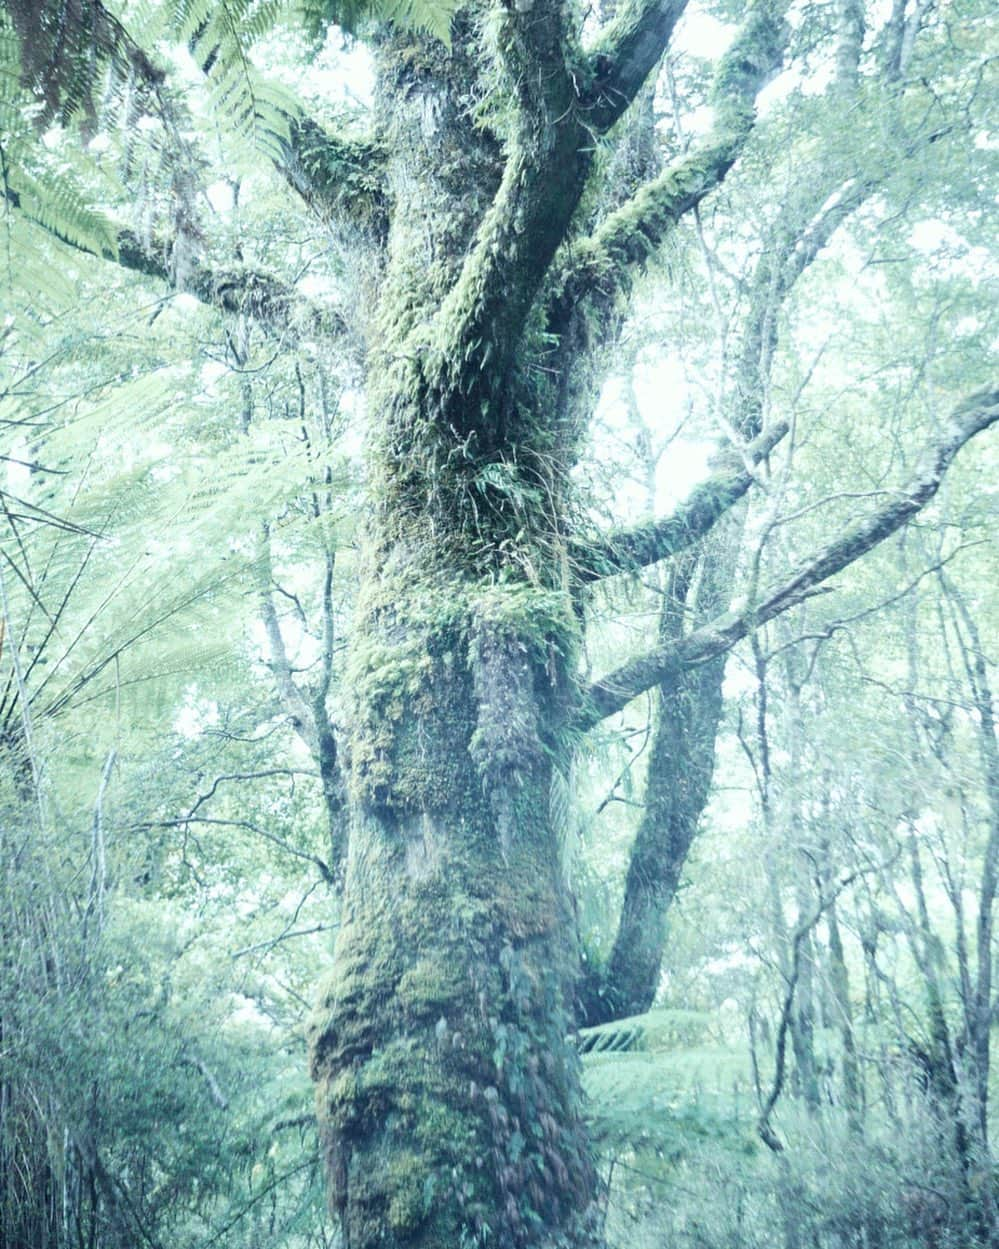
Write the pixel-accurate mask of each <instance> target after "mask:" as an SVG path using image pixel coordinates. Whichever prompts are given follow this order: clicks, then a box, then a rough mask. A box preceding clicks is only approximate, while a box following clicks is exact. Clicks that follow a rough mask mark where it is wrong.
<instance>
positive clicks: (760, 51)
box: [551, 0, 785, 326]
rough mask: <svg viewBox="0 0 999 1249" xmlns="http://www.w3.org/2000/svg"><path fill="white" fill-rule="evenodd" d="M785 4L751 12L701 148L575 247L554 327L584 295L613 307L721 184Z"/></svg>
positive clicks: (737, 149)
mask: <svg viewBox="0 0 999 1249" xmlns="http://www.w3.org/2000/svg"><path fill="white" fill-rule="evenodd" d="M784 41H785V24H784V4H783V2H782V0H777V2H775V3H760V4H757V5H756V6H754V7H753V9H752V10H751V11H750V14H749V17H748V18H747V20H746V22H745V24H744V25H743V27H742V29H741V31H740V32H739V35H738V37H737V38H736V40H735V42H734V43H733V44H732V47H731V48H730V49H729V50H728V52H727V53H726V54H725V56H724V57H723V58H722V60H721V63H720V64H719V66H718V71H717V74H716V76H715V82H714V86H713V88H712V93H711V100H712V103H713V105H714V109H715V122H714V125H713V126H712V128H711V131H710V133H709V134H708V135H707V136H706V138H705V139H704V140H703V142H701V143H699V144H698V145H697V146H696V147H695V148H694V149H693V151H691V152H690V153H688V154H687V155H686V156H685V157H684V158H683V159H682V160H681V161H679V162H678V163H677V164H675V165H673V166H671V168H669V169H667V170H666V171H665V172H664V173H663V174H661V175H660V176H659V177H658V178H656V179H654V180H653V181H652V182H649V183H647V184H646V185H645V186H643V187H641V188H640V189H639V190H638V191H637V192H636V194H635V195H634V196H633V197H632V198H631V199H630V200H629V201H628V202H627V203H625V204H623V205H622V206H621V207H620V208H619V209H617V211H616V212H613V213H611V214H610V216H609V217H607V218H606V220H605V221H603V222H602V223H601V225H600V226H599V228H598V229H597V231H596V232H595V233H594V234H593V235H592V236H591V237H590V238H588V239H585V240H583V241H582V242H579V243H576V244H574V245H573V248H572V254H571V258H570V260H569V261H568V264H567V267H566V269H565V270H564V272H563V274H562V275H561V277H560V279H558V280H557V281H556V290H557V292H558V293H557V295H556V299H555V304H554V307H553V310H552V316H551V320H552V321H553V323H554V324H555V325H556V326H558V325H561V324H564V323H565V321H566V319H567V318H568V316H570V315H571V313H572V311H573V310H574V309H575V308H576V307H577V306H578V305H579V303H580V302H581V301H582V300H583V299H586V298H587V297H589V296H593V295H596V294H599V295H600V296H601V297H602V298H603V300H604V302H612V301H613V300H614V298H615V296H616V294H617V292H618V290H619V289H621V288H622V287H623V286H624V285H625V284H626V283H627V281H628V278H629V275H630V273H631V271H632V270H634V269H636V268H637V267H639V266H641V265H642V264H644V263H645V261H646V260H647V259H648V257H649V255H650V254H651V253H652V252H653V251H654V250H655V249H656V248H658V247H659V246H660V245H661V244H662V242H663V241H664V239H665V238H666V236H667V235H668V234H669V232H670V231H671V230H672V229H673V228H674V226H675V225H676V224H677V222H678V221H680V219H681V218H682V217H683V216H685V215H686V214H687V213H689V212H690V211H691V210H692V209H693V208H695V207H696V206H697V205H698V204H699V203H700V202H701V200H702V199H704V197H705V196H706V195H707V194H708V193H709V192H710V191H712V190H714V188H715V187H717V186H718V185H719V184H720V183H721V182H722V181H723V180H724V178H725V176H726V174H727V173H728V171H729V170H730V169H731V168H732V166H733V165H734V164H735V162H736V159H737V158H738V156H739V154H740V153H741V151H742V149H743V148H744V147H745V144H746V141H747V139H748V138H749V135H750V134H751V132H752V129H753V125H754V123H755V100H756V96H757V94H758V93H759V91H760V90H761V89H762V88H763V87H764V86H765V85H766V83H767V82H768V81H769V80H770V78H771V77H772V76H773V74H774V72H775V71H776V70H777V69H778V68H779V67H780V63H781V60H782V58H783V53H784Z"/></svg>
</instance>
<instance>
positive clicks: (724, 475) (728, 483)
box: [569, 421, 788, 583]
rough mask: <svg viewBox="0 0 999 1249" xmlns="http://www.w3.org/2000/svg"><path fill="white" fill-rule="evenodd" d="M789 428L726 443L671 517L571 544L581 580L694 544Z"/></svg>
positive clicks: (626, 569) (743, 488)
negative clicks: (739, 446) (713, 467)
mask: <svg viewBox="0 0 999 1249" xmlns="http://www.w3.org/2000/svg"><path fill="white" fill-rule="evenodd" d="M787 431H788V424H787V422H786V421H779V422H777V424H775V425H773V426H772V427H771V428H770V429H768V430H766V431H765V432H764V433H763V434H761V435H760V437H759V438H757V439H756V440H755V441H754V442H751V443H750V444H749V445H748V446H747V447H745V448H744V449H743V451H742V453H741V454H740V453H739V452H737V451H736V450H735V448H733V447H729V448H726V450H725V452H723V453H722V456H720V457H719V460H720V461H721V462H720V463H719V466H718V468H717V471H716V472H714V473H713V474H712V475H711V476H710V477H709V478H708V480H707V481H705V482H702V483H701V484H700V485H699V486H697V487H696V488H695V489H694V490H693V492H692V493H691V494H690V496H689V498H687V499H686V501H685V502H683V503H681V504H680V506H679V507H678V508H677V510H676V511H675V512H673V514H672V515H671V516H666V517H663V518H662V519H660V520H654V521H649V522H648V523H647V524H644V525H637V526H635V527H634V528H633V529H621V530H618V531H617V532H616V533H612V534H609V535H608V536H607V537H605V538H603V539H599V540H597V541H594V542H586V541H582V540H577V541H575V542H573V543H572V544H571V545H570V548H569V554H570V559H571V560H572V563H573V571H574V573H575V575H576V576H577V577H578V578H579V580H580V581H582V582H584V583H585V582H590V581H597V580H599V579H600V578H602V577H610V576H613V575H614V574H615V573H620V572H634V571H635V570H636V569H639V568H646V567H648V565H649V564H654V563H656V562H657V561H659V560H661V559H667V558H669V557H670V556H672V555H677V554H678V553H679V552H680V551H684V550H686V549H688V548H689V547H691V546H693V545H694V543H695V542H697V541H698V539H700V538H702V537H704V535H705V534H706V533H707V532H708V531H709V530H710V529H711V528H712V526H713V525H714V524H715V523H716V522H717V521H718V520H720V519H721V517H722V516H724V515H725V513H726V512H727V511H728V510H729V509H730V508H731V507H732V506H733V504H735V503H736V502H738V500H739V499H741V498H742V496H743V495H744V494H745V493H746V491H747V490H748V489H749V487H750V486H751V485H752V484H753V481H754V477H753V474H752V472H751V471H750V467H749V465H751V464H758V463H759V462H760V461H761V460H763V459H765V458H766V456H767V455H769V454H770V452H771V451H772V450H773V449H774V447H775V446H776V445H777V444H778V443H779V442H780V440H781V439H782V438H783V437H784V435H785V434H786V433H787Z"/></svg>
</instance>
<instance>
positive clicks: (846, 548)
mask: <svg viewBox="0 0 999 1249" xmlns="http://www.w3.org/2000/svg"><path fill="white" fill-rule="evenodd" d="M996 421H999V388H990V389H987V390H983V391H980V392H978V393H977V394H975V395H972V396H970V397H969V398H968V399H967V400H965V401H964V402H963V403H962V404H961V405H960V406H959V407H957V408H956V409H955V410H954V412H953V413H952V414H951V416H950V417H949V419H948V420H947V421H946V422H945V424H944V427H943V429H942V430H941V432H940V434H939V435H938V437H937V438H935V439H934V440H933V441H932V442H931V443H930V444H929V446H928V447H927V448H926V450H925V452H924V454H923V457H922V460H921V462H920V465H919V467H918V468H917V470H916V472H915V474H914V475H913V477H912V478H911V480H910V481H909V482H908V484H907V485H906V486H905V487H904V488H903V489H901V490H899V491H898V492H897V493H896V494H895V497H894V498H893V499H892V500H891V502H889V503H887V504H885V506H884V507H882V508H879V509H878V510H877V511H874V512H872V513H871V514H870V515H869V516H867V517H866V518H865V519H864V520H862V521H860V522H858V523H857V524H855V525H851V526H850V527H849V528H848V529H847V530H846V532H845V533H843V534H842V535H841V536H840V537H839V538H837V539H836V540H835V541H834V542H831V543H829V544H828V546H826V547H824V548H823V549H822V550H820V551H819V552H817V553H816V554H815V555H814V556H813V557H812V559H811V560H809V562H808V563H807V564H805V565H804V567H802V568H801V569H800V570H799V572H797V573H796V574H795V575H794V576H793V577H791V578H790V579H789V580H787V581H784V582H782V583H781V584H780V585H779V586H777V587H776V588H775V589H774V590H772V591H771V592H770V593H769V594H768V595H767V596H766V597H765V598H764V599H763V600H762V601H761V602H758V603H755V604H752V605H750V606H747V607H745V608H743V610H742V611H734V612H728V613H727V614H726V615H724V616H719V617H718V618H717V619H716V620H714V621H712V622H711V623H710V624H708V625H705V626H704V627H703V628H701V629H696V630H695V631H694V632H693V633H690V634H688V636H687V637H686V638H684V639H683V640H682V641H681V642H679V643H676V644H672V645H666V646H660V647H657V648H656V649H655V650H652V651H650V652H648V653H646V654H645V655H640V656H638V657H637V658H635V659H632V660H629V661H628V662H627V663H625V664H622V665H621V667H619V668H618V669H616V670H615V671H614V672H611V673H608V674H607V675H606V676H605V677H602V678H601V679H600V680H599V681H597V682H595V683H594V684H593V685H592V686H591V687H590V690H589V693H588V697H587V699H586V702H585V705H584V707H583V708H582V710H581V711H580V714H579V716H578V719H577V725H578V727H579V728H580V729H588V728H592V727H593V725H595V724H598V723H599V722H600V721H601V720H602V719H604V718H605V717H606V716H609V715H613V714H614V713H615V712H617V711H620V710H621V709H622V708H623V707H625V706H627V704H628V703H629V702H631V700H632V699H633V698H637V697H638V695H639V694H642V693H644V692H645V690H647V689H651V688H652V686H654V685H670V684H672V683H674V682H675V681H676V680H677V678H678V677H679V675H680V674H681V673H682V672H684V671H686V670H687V669H688V668H692V667H694V666H695V665H696V664H700V663H704V662H705V660H708V659H711V658H713V657H714V656H715V655H720V654H722V653H723V652H724V651H727V650H729V649H731V647H733V646H734V645H735V644H736V642H739V641H741V640H742V638H744V637H746V636H748V634H750V633H751V632H752V631H753V629H754V628H756V627H757V626H758V625H761V624H765V623H766V622H767V621H768V620H773V618H774V617H775V616H779V615H781V614H782V613H783V612H785V611H787V610H788V609H789V608H791V607H794V606H796V605H797V604H798V603H800V602H802V601H803V599H805V598H807V597H808V595H809V593H810V592H812V591H814V590H815V588H816V587H817V586H820V585H821V584H822V583H823V582H824V581H826V580H827V579H828V578H829V577H831V576H833V575H834V574H835V573H838V572H841V571H842V570H843V569H844V568H846V567H848V566H849V565H850V564H852V563H853V562H854V561H855V560H858V559H859V558H860V557H861V556H862V555H866V553H867V552H868V551H870V550H871V549H872V548H873V547H875V546H877V545H878V544H879V543H881V542H883V541H884V540H885V538H887V537H889V536H890V535H891V534H893V533H895V532H896V531H897V530H899V529H901V527H902V526H903V525H904V524H906V522H907V521H909V520H911V519H912V517H913V516H915V515H916V514H917V513H918V512H920V511H921V510H922V509H923V508H924V507H925V506H926V505H927V503H929V501H930V500H931V499H932V498H933V496H934V495H935V494H936V492H937V490H939V488H940V484H941V482H942V480H943V476H944V473H945V472H946V471H947V468H948V467H949V465H950V463H951V461H952V460H953V459H954V457H955V456H956V455H957V453H958V451H960V449H961V448H962V447H963V446H964V444H965V443H966V442H968V441H969V439H971V438H973V437H974V436H975V434H977V433H980V432H981V431H982V430H984V429H987V428H988V427H989V426H990V425H993V424H994V423H995V422H996Z"/></svg>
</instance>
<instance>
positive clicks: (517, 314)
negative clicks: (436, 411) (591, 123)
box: [427, 0, 593, 431]
mask: <svg viewBox="0 0 999 1249" xmlns="http://www.w3.org/2000/svg"><path fill="white" fill-rule="evenodd" d="M498 46H499V49H500V54H501V61H502V64H503V67H504V71H505V73H506V76H507V78H508V81H509V85H510V89H511V92H512V94H513V98H514V101H515V104H516V109H517V120H516V122H515V123H514V128H513V134H512V135H511V137H510V139H509V141H508V143H507V152H506V163H505V167H504V170H503V177H502V180H501V182H500V185H499V189H498V190H497V192H496V195H495V198H494V200H493V203H492V205H491V206H490V208H489V210H488V211H487V213H486V214H485V217H484V218H483V220H482V223H481V225H480V226H479V229H478V231H477V233H476V237H475V242H474V244H473V246H472V247H471V249H470V250H469V252H468V255H467V257H466V259H465V261H464V264H463V265H462V269H461V272H460V274H459V276H458V280H457V281H456V283H455V285H454V287H453V288H452V290H451V291H450V293H449V295H448V296H447V298H446V299H445V301H444V303H443V305H442V306H441V308H440V311H439V312H438V314H437V317H436V330H437V332H436V334H435V336H434V337H435V350H434V351H433V353H432V355H430V357H429V358H428V370H427V377H428V380H429V381H430V384H431V386H432V387H433V388H434V389H435V390H437V391H438V393H439V394H440V395H441V396H442V398H444V400H445V409H446V410H445V412H444V416H445V419H446V420H447V421H448V423H449V424H450V425H452V426H453V427H454V429H456V430H458V431H463V430H467V429H469V428H470V427H479V428H481V427H482V423H483V421H486V422H489V421H491V420H492V419H494V418H495V416H496V414H497V412H498V410H499V409H500V407H501V405H502V398H503V395H504V393H505V391H506V386H507V377H508V373H509V369H510V367H511V364H512V361H513V359H514V356H515V353H516V349H517V346H518V344H519V342H520V338H521V335H522V333H523V328H524V324H525V322H526V320H527V316H528V313H529V312H530V309H531V307H532V305H533V303H534V299H535V296H536V295H537V292H538V289H539V287H540V285H541V283H542V281H543V279H544V277H545V274H546V273H547V271H548V268H549V265H550V264H551V261H552V258H553V257H554V255H555V253H556V250H557V249H558V247H559V246H560V244H561V243H562V241H563V239H564V238H565V234H566V231H567V229H568V225H569V221H570V219H571V217H572V214H573V212H574V211H575V209H576V206H577V204H578V203H579V199H580V197H581V195H582V193H583V189H584V187H585V184H586V179H587V175H588V174H589V171H590V168H591V166H592V162H593V150H592V142H591V140H590V138H589V136H588V134H587V131H586V129H585V128H584V126H583V124H581V119H580V115H579V105H580V100H579V96H578V93H577V90H576V84H575V81H574V79H573V77H572V75H571V74H570V73H569V69H568V66H567V64H566V52H567V46H568V40H567V36H566V32H565V30H564V26H563V15H562V6H561V4H560V3H559V0H536V3H535V4H534V5H533V6H531V7H530V8H529V9H528V10H527V11H526V12H522V11H520V9H519V8H518V7H515V6H514V4H513V3H510V4H508V5H504V12H503V18H502V24H501V27H500V31H499V35H498Z"/></svg>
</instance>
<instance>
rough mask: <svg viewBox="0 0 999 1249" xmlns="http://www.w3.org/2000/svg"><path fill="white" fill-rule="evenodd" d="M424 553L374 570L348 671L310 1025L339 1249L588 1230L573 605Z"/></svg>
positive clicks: (539, 1239)
mask: <svg viewBox="0 0 999 1249" xmlns="http://www.w3.org/2000/svg"><path fill="white" fill-rule="evenodd" d="M417 549H418V544H414V545H412V546H409V547H408V548H407V546H406V544H404V543H402V542H399V543H396V544H395V548H394V550H393V553H392V554H391V555H389V556H388V558H387V559H384V560H380V561H378V562H377V565H374V566H373V567H372V570H371V572H370V573H369V576H368V579H367V586H366V597H367V600H368V608H367V612H366V619H365V621H364V622H363V627H362V628H360V629H359V630H358V631H357V637H358V639H359V640H358V643H357V645H356V647H355V651H354V655H353V661H352V665H351V670H350V675H351V678H352V682H353V697H354V700H355V705H354V707H353V715H352V722H353V725H354V731H353V736H352V739H351V742H350V752H351V774H350V785H351V795H350V798H351V816H352V819H351V830H350V840H349V846H350V849H349V856H348V866H347V877H346V887H345V902H344V914H343V924H342V927H341V929H340V933H339V939H338V943H337V950H336V970H335V972H334V974H333V977H332V979H331V981H330V982H329V984H328V985H327V986H326V989H325V992H324V994H323V997H322V1001H321V1005H320V1008H319V1014H318V1016H317V1020H316V1025H315V1030H314V1035H313V1038H312V1066H313V1076H314V1078H315V1080H316V1081H317V1085H318V1101H319V1115H320V1122H321V1127H322V1132H323V1137H324V1140H325V1146H326V1151H327V1159H328V1165H329V1172H330V1179H331V1185H332V1194H333V1201H334V1204H335V1206H336V1208H337V1210H338V1212H339V1214H340V1216H341V1218H342V1221H343V1228H344V1233H345V1243H346V1244H347V1245H348V1246H349V1249H366V1247H367V1246H374V1245H379V1246H387V1245H392V1246H444V1245H447V1246H452V1245H453V1246H459V1245H464V1244H469V1245H471V1244H479V1243H483V1244H484V1243H489V1244H491V1245H492V1244H495V1245H498V1246H521V1245H538V1246H547V1245H552V1246H554V1245H555V1244H560V1243H565V1240H564V1238H565V1237H568V1238H569V1243H571V1244H573V1245H584V1244H587V1243H589V1240H588V1233H587V1231H586V1224H587V1221H588V1218H589V1213H590V1209H591V1204H592V1199H593V1196H594V1193H595V1177H594V1171H593V1168H592V1166H591V1163H590V1160H589V1157H588V1153H587V1147H586V1141H585V1134H584V1131H583V1128H582V1125H581V1122H580V1118H579V1078H578V1069H577V1068H578V1063H577V1059H576V1057H575V1054H574V1051H573V1049H572V1047H571V1045H570V1044H568V1042H567V1032H568V1029H569V1014H568V1009H567V1008H568V990H569V988H570V986H571V985H572V983H573V979H574V976H575V972H576V949H575V938H574V935H573V934H574V927H573V924H572V922H571V910H570V905H569V900H568V897H567V892H566V889H565V886H564V883H563V876H562V870H561V853H560V846H559V842H558V838H557V836H556V834H555V832H554V831H553V828H552V824H551V822H550V820H549V786H550V781H551V769H552V767H553V766H557V762H558V758H559V747H558V740H557V736H556V735H554V734H553V733H552V731H551V725H552V724H557V723H558V722H559V719H560V715H559V707H560V702H561V700H562V699H563V697H564V691H565V689H566V688H567V683H566V680H565V666H566V659H567V657H568V654H569V653H571V652H570V647H569V646H568V644H567V638H569V637H571V630H572V628H573V624H572V616H571V612H569V613H568V615H564V614H561V613H560V607H561V606H562V603H563V601H564V600H563V596H561V595H560V594H558V593H557V592H555V591H546V590H541V589H534V588H533V587H530V586H528V585H526V584H525V583H523V582H521V583H520V584H514V585H510V586H508V587H501V586H497V587H495V588H487V589H485V590H482V591H477V590H476V589H475V584H474V583H473V582H471V581H470V580H468V579H467V578H463V577H461V576H460V575H456V576H454V577H453V578H452V579H451V580H450V581H449V582H448V581H447V580H446V579H442V577H441V573H440V569H439V568H438V569H437V570H436V573H435V575H434V577H433V578H432V579H429V573H426V575H424V573H425V570H424V569H422V568H421V562H420V560H419V559H418V558H416V559H413V558H411V556H412V554H413V553H414V552H415V551H417ZM560 1237H561V1238H562V1239H560Z"/></svg>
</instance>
